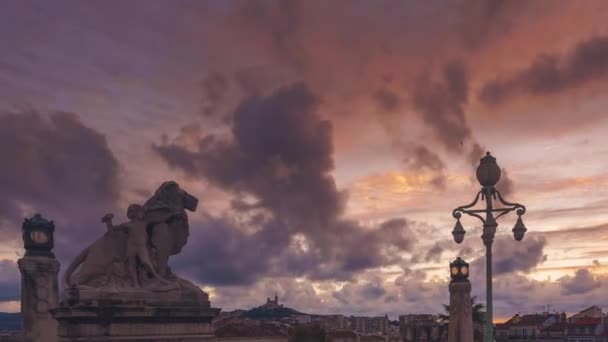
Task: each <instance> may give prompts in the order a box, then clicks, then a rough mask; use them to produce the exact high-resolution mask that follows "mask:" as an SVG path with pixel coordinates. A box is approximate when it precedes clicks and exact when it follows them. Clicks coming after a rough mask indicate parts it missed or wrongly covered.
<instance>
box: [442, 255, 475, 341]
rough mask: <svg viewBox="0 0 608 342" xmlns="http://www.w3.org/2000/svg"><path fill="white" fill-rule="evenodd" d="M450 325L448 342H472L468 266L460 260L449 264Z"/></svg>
mask: <svg viewBox="0 0 608 342" xmlns="http://www.w3.org/2000/svg"><path fill="white" fill-rule="evenodd" d="M450 273H451V277H452V281H451V282H450V323H449V325H448V342H472V341H473V312H472V305H471V304H472V303H471V283H470V282H469V279H468V277H469V264H467V263H466V262H465V261H464V260H462V259H461V258H457V259H456V260H455V261H454V262H452V263H450Z"/></svg>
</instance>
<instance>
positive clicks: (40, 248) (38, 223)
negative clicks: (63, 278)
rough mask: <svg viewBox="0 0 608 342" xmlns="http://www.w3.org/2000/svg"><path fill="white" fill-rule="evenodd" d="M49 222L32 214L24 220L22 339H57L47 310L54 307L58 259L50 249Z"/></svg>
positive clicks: (20, 262) (27, 341) (46, 341)
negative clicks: (24, 251)
mask: <svg viewBox="0 0 608 342" xmlns="http://www.w3.org/2000/svg"><path fill="white" fill-rule="evenodd" d="M53 231H54V225H53V222H52V221H47V220H45V219H43V218H42V217H41V216H40V215H35V216H34V217H32V218H31V219H26V220H25V222H24V223H23V242H24V247H25V249H26V253H25V256H24V257H23V258H21V259H19V260H18V262H17V263H18V265H19V270H20V271H21V316H22V323H21V331H22V335H23V341H24V342H56V341H57V321H56V320H55V319H54V318H53V317H52V315H51V313H50V312H49V310H50V309H53V308H55V307H57V304H58V296H59V289H58V285H57V275H58V273H59V262H58V261H57V259H56V258H55V255H53V253H52V252H51V250H52V248H53Z"/></svg>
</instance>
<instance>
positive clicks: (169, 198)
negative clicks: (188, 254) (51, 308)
mask: <svg viewBox="0 0 608 342" xmlns="http://www.w3.org/2000/svg"><path fill="white" fill-rule="evenodd" d="M197 204H198V199H197V198H196V197H194V196H192V195H190V194H188V193H187V192H186V191H184V190H183V189H181V188H180V186H179V185H178V184H177V183H176V182H173V181H169V182H164V183H163V184H162V185H161V186H160V187H159V188H158V189H157V190H156V192H155V193H154V195H153V196H152V197H151V198H150V199H148V200H147V201H146V202H145V203H144V204H143V206H142V205H138V204H134V205H131V206H129V210H128V213H127V216H128V217H129V220H130V221H128V222H125V223H122V224H119V225H114V224H113V223H112V216H113V215H111V214H108V215H106V216H104V217H103V218H102V222H104V223H105V224H106V226H107V232H106V233H105V234H104V235H103V236H102V237H100V238H99V239H97V241H95V242H93V243H92V244H91V245H90V246H88V247H87V248H85V249H84V250H83V251H82V252H81V253H80V254H79V255H78V256H77V257H76V258H75V260H74V261H73V262H72V264H70V266H69V267H68V268H67V270H66V272H65V275H64V278H63V282H64V286H65V288H66V289H67V291H66V293H79V295H80V296H81V297H82V296H83V294H86V293H92V295H93V296H95V295H97V296H98V297H99V296H101V297H104V296H105V297H108V296H110V297H113V295H112V294H116V293H118V292H122V293H125V291H126V292H130V293H135V294H134V295H132V296H131V298H139V299H140V300H144V301H145V300H146V298H159V297H158V295H159V294H158V293H159V292H162V293H166V295H165V297H166V298H170V299H171V300H176V299H181V300H183V301H194V302H196V303H197V304H198V305H201V304H206V305H208V296H207V294H206V293H204V292H202V291H201V290H200V289H199V288H198V287H197V286H195V285H194V284H192V283H190V282H189V281H187V280H184V279H182V278H180V277H178V276H177V275H175V274H174V273H173V272H172V271H171V269H170V268H169V266H168V261H169V257H170V256H171V255H175V254H178V253H179V252H180V251H181V249H182V247H183V246H184V245H185V244H186V242H187V240H188V235H189V226H188V216H187V214H186V210H189V211H195V210H196V207H197ZM150 292H153V293H157V295H154V296H145V295H143V296H142V293H150ZM137 293H139V295H138V294H137ZM161 297H162V296H161ZM142 298H143V299H142ZM81 299H82V298H81Z"/></svg>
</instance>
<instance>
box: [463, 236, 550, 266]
mask: <svg viewBox="0 0 608 342" xmlns="http://www.w3.org/2000/svg"><path fill="white" fill-rule="evenodd" d="M546 245H547V241H546V240H545V239H544V238H543V237H535V236H527V237H526V238H525V239H524V240H522V241H514V240H513V237H512V236H511V235H500V236H498V237H496V239H495V240H494V245H493V247H492V248H493V258H494V274H495V275H496V276H500V275H503V274H510V273H513V272H523V273H528V272H530V271H531V270H532V269H534V268H535V267H536V266H538V265H540V264H542V263H543V262H545V261H546V260H547V256H546V254H545V251H544V248H545V246H546ZM484 263H485V256H482V257H480V258H478V259H475V260H474V261H473V262H472V263H471V273H473V274H477V275H481V274H482V273H483V270H484V269H485V268H484V266H483V265H484Z"/></svg>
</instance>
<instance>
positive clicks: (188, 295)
mask: <svg viewBox="0 0 608 342" xmlns="http://www.w3.org/2000/svg"><path fill="white" fill-rule="evenodd" d="M195 290H196V291H179V290H178V291H168V292H154V291H146V290H141V289H121V290H116V291H110V290H102V289H83V288H74V287H73V288H69V289H67V290H65V291H64V293H63V296H62V300H61V304H60V305H62V306H74V305H84V306H99V305H102V306H111V305H116V306H131V307H133V306H150V307H194V308H210V307H211V304H210V302H209V296H208V295H207V294H206V293H205V292H203V291H201V290H200V289H198V288H196V289H195Z"/></svg>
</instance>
